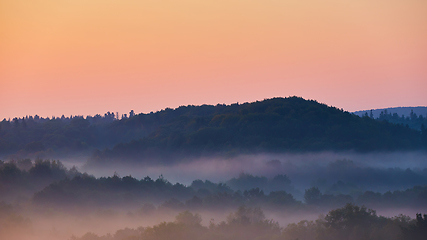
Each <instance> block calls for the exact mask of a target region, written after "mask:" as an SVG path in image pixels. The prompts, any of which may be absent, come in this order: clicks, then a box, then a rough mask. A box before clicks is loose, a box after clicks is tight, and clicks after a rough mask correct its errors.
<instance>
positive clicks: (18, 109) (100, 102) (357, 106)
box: [0, 0, 427, 119]
mask: <svg viewBox="0 0 427 240" xmlns="http://www.w3.org/2000/svg"><path fill="white" fill-rule="evenodd" d="M426 89H427V1H425V0H322V1H320V0H305V1H300V0H203V1H200V0H179V1H176V0H125V1H119V0H89V1H88V0H43V1H42V0H0V119H3V118H9V117H11V118H13V117H15V116H18V117H22V116H25V115H35V114H38V115H39V116H44V117H46V116H49V117H50V116H61V115H62V114H65V115H66V116H69V115H94V114H96V113H105V112H107V111H114V112H119V114H122V113H127V112H129V111H130V110H131V109H133V110H135V112H150V111H156V110H159V109H163V108H165V107H178V106H180V105H188V104H195V105H198V104H204V103H207V104H216V103H233V102H248V101H255V100H262V99H264V98H271V97H277V96H282V97H286V96H293V95H296V96H302V97H304V98H307V99H316V100H318V101H319V102H323V103H326V104H328V105H333V106H336V107H339V108H344V109H345V110H348V111H355V110H361V109H370V108H382V107H392V106H418V105H427V91H426Z"/></svg>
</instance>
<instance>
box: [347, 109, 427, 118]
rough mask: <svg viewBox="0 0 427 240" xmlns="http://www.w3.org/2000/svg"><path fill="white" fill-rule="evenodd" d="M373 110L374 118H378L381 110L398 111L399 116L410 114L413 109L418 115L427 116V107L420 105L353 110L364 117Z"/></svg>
mask: <svg viewBox="0 0 427 240" xmlns="http://www.w3.org/2000/svg"><path fill="white" fill-rule="evenodd" d="M371 110H372V114H373V117H374V118H378V117H379V116H380V114H381V112H385V111H387V112H388V113H391V114H393V113H397V114H398V115H399V116H402V115H404V116H405V117H408V116H410V114H411V111H413V112H414V113H415V114H417V115H422V116H423V117H425V118H427V107H424V106H418V107H391V108H379V109H369V110H361V111H355V112H353V113H354V114H356V115H357V116H359V117H363V116H364V115H365V114H368V116H369V115H370V113H371Z"/></svg>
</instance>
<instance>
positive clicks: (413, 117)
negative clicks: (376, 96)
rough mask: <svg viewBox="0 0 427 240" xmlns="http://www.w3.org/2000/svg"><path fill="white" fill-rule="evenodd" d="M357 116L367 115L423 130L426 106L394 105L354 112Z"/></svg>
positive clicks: (425, 120)
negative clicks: (392, 106)
mask: <svg viewBox="0 0 427 240" xmlns="http://www.w3.org/2000/svg"><path fill="white" fill-rule="evenodd" d="M355 114H356V115H358V116H361V117H362V116H368V117H370V118H373V119H375V120H378V121H387V122H390V123H394V124H400V125H404V126H408V127H410V128H412V129H416V130H419V131H423V129H425V128H426V127H427V107H396V108H383V109H373V110H372V112H371V110H366V111H359V112H355Z"/></svg>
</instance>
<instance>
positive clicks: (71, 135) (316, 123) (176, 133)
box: [0, 97, 427, 159]
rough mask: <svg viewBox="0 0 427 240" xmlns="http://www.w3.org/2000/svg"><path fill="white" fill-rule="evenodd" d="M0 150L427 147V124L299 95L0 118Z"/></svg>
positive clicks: (136, 152) (115, 153) (157, 152)
mask: <svg viewBox="0 0 427 240" xmlns="http://www.w3.org/2000/svg"><path fill="white" fill-rule="evenodd" d="M0 127H1V129H0V153H1V154H3V155H6V154H18V155H20V154H21V155H23V154H27V155H28V154H34V153H36V154H40V153H49V154H50V153H75V152H81V151H87V152H92V151H94V150H96V149H99V150H101V151H99V150H97V151H96V153H95V154H94V156H93V158H94V159H105V158H111V159H113V158H122V159H123V158H126V159H133V158H137V159H140V158H144V157H147V158H148V157H154V158H170V157H172V156H175V157H178V156H188V155H191V156H200V155H207V154H216V153H225V154H229V153H231V154H235V153H255V152H282V151H307V150H310V151H317V150H356V151H375V150H413V149H425V146H426V145H427V144H426V136H427V133H426V131H425V130H424V131H421V132H420V131H416V130H411V129H409V128H407V127H404V126H402V125H395V124H391V123H387V122H378V121H375V120H373V119H371V118H369V117H363V118H361V117H358V116H356V115H354V114H351V113H348V112H344V111H343V110H340V109H337V108H335V107H329V106H327V105H325V104H320V103H318V102H316V101H313V100H304V99H302V98H299V97H289V98H273V99H267V100H264V101H257V102H253V103H244V104H231V105H221V104H219V105H216V106H212V105H202V106H182V107H179V108H176V109H169V108H167V109H164V110H162V111H159V112H155V113H149V114H138V115H133V113H132V114H130V117H129V118H126V117H125V118H122V119H121V120H117V119H115V117H114V115H113V116H111V114H109V115H107V114H106V115H105V116H104V117H101V116H99V115H97V116H95V117H86V118H83V117H74V118H64V117H62V118H55V119H44V120H43V121H42V120H40V119H37V120H36V119H35V118H32V117H30V118H25V119H24V118H23V119H14V120H12V121H7V120H3V121H2V122H1V124H0Z"/></svg>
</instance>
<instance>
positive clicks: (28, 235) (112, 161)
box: [0, 97, 427, 240]
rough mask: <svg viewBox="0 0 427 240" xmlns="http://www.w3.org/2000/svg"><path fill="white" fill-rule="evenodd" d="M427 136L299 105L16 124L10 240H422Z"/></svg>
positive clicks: (0, 185) (404, 123) (387, 122)
mask: <svg viewBox="0 0 427 240" xmlns="http://www.w3.org/2000/svg"><path fill="white" fill-rule="evenodd" d="M424 124H425V118H424V117H423V116H422V115H417V114H415V113H411V114H410V116H409V117H405V116H396V115H395V114H393V115H392V114H389V113H388V112H383V113H382V114H381V115H380V116H379V117H378V118H377V119H373V118H372V116H369V115H368V116H366V114H365V115H364V116H362V117H359V116H357V115H355V114H351V113H348V112H345V111H343V110H342V109H337V108H335V107H330V106H327V105H325V104H320V103H318V102H316V101H313V100H304V99H302V98H299V97H289V98H273V99H266V100H264V101H257V102H253V103H243V104H238V103H236V104H231V105H221V104H218V105H216V106H211V105H202V106H191V105H189V106H182V107H179V108H176V109H164V110H162V111H158V112H155V113H149V114H142V113H141V114H135V112H134V111H131V112H130V113H129V114H122V116H121V117H119V116H118V114H117V113H111V112H108V113H106V114H105V115H103V116H101V115H95V116H93V117H92V116H87V117H83V116H70V117H65V116H62V117H60V118H56V117H52V118H40V117H38V116H34V117H32V116H28V117H25V118H14V119H12V120H6V119H5V120H3V121H2V122H0V157H1V159H2V160H0V239H12V240H13V239H31V240H32V239H34V240H39V239H43V240H50V239H52V240H53V239H70V240H135V239H141V240H150V239H152V240H162V239H195V240H197V239H203V240H205V239H212V240H213V239H233V240H234V239H242V240H243V239H245V240H246V239H254V240H255V239H265V240H270V239H271V240H273V239H274V240H277V239H283V240H295V239H299V240H303V239H304V240H323V239H325V240H326V239H337V240H338V239H352V240H358V239H395V240H401V239H424V238H425V236H426V234H427V233H426V231H427V216H426V215H424V214H425V210H426V209H427V208H426V207H427V162H426V159H427V158H426V156H427V154H426V149H427V130H426V128H425V126H424ZM76 159H77V160H76ZM76 164H77V166H76ZM73 165H74V166H73ZM106 172H107V173H106ZM183 176H184V177H183ZM372 209H375V210H376V211H378V212H379V213H381V214H379V213H377V212H376V211H375V210H372Z"/></svg>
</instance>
